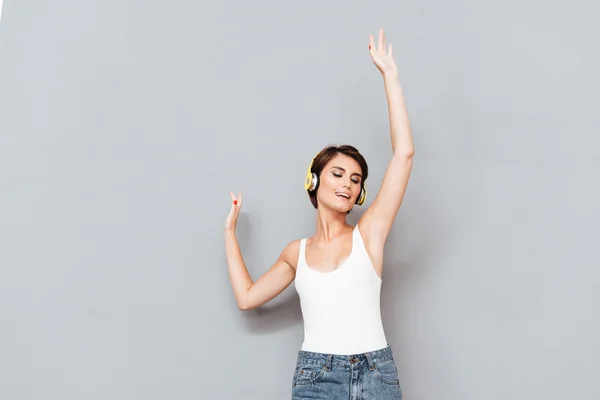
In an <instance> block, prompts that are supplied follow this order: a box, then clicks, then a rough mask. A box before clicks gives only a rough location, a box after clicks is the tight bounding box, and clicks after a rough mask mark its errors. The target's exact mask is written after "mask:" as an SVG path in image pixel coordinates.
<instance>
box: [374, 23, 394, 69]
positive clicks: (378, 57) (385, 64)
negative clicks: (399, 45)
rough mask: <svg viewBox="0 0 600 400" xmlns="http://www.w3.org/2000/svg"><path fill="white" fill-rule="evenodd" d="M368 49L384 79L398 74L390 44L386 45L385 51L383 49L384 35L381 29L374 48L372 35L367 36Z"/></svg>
mask: <svg viewBox="0 0 600 400" xmlns="http://www.w3.org/2000/svg"><path fill="white" fill-rule="evenodd" d="M369 49H370V53H371V58H372V59H373V62H374V63H375V65H376V66H377V69H379V72H381V74H382V75H383V76H384V77H385V76H393V75H396V74H398V68H397V67H396V63H395V62H394V58H393V57H392V44H391V43H390V44H389V45H388V49H387V50H386V48H385V33H384V32H383V29H380V30H379V40H378V43H377V46H375V40H374V38H373V35H372V34H371V35H369Z"/></svg>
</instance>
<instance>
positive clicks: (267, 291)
mask: <svg viewBox="0 0 600 400" xmlns="http://www.w3.org/2000/svg"><path fill="white" fill-rule="evenodd" d="M231 198H232V205H231V210H230V212H229V215H228V216H227V220H226V221H225V232H224V234H225V251H226V256H227V264H228V267H229V279H230V280H231V286H232V288H233V293H234V296H235V300H236V302H237V305H238V308H239V309H240V310H244V311H245V310H250V309H253V308H256V307H259V306H261V305H263V304H265V303H266V302H268V301H270V300H271V299H273V298H274V297H276V296H277V295H278V294H280V293H281V292H283V290H284V289H285V288H287V287H288V286H289V285H290V284H291V283H292V281H293V280H294V278H295V276H296V269H295V264H296V262H295V260H296V259H297V258H298V252H299V249H300V245H299V241H298V240H296V241H294V242H291V243H290V244H288V245H287V246H286V247H285V249H283V251H282V252H281V254H280V255H279V258H278V259H277V261H275V263H274V264H273V266H272V267H271V268H270V269H269V270H268V271H267V272H265V273H264V274H263V275H262V276H261V277H260V278H259V279H258V280H257V281H256V282H253V281H252V278H251V277H250V274H249V273H248V269H247V268H246V264H245V263H244V259H243V257H242V253H241V251H240V247H239V245H238V241H237V238H236V236H235V228H236V224H237V218H238V215H239V212H240V207H241V205H242V195H241V193H240V195H239V197H238V198H236V197H235V196H234V195H233V194H231ZM294 254H295V256H294Z"/></svg>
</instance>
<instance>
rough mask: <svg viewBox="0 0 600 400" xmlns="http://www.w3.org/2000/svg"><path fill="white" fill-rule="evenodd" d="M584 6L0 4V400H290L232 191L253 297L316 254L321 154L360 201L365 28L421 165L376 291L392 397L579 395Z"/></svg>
mask: <svg viewBox="0 0 600 400" xmlns="http://www.w3.org/2000/svg"><path fill="white" fill-rule="evenodd" d="M451 3H452V4H451ZM599 11H600V6H599V5H598V3H597V2H593V1H583V0H580V1H576V2H573V3H572V4H571V5H570V6H569V7H567V6H566V5H565V3H564V2H558V1H555V2H542V1H537V2H536V1H532V0H529V1H525V2H523V1H516V0H512V1H509V2H491V1H486V2H475V1H471V2H466V1H463V2H459V3H457V2H446V1H441V0H439V1H433V2H421V1H412V2H392V1H384V2H379V3H372V2H347V1H335V2H333V1H329V2H317V1H303V2H275V1H270V2H266V1H262V2H258V1H253V2H243V1H236V2H233V1H227V2H211V3H203V2H198V1H186V0H173V1H171V2H169V3H168V4H167V2H164V1H155V0H144V1H141V0H135V1H133V0H129V1H117V0H102V1H100V0H97V1H91V0H87V1H82V0H57V1H54V2H47V1H40V0H37V1H34V0H22V1H16V0H7V2H5V4H4V10H3V15H2V24H1V25H0V112H1V115H0V246H1V247H0V266H1V269H0V318H1V319H0V398H2V399H7V400H8V399H10V400H24V399H27V400H29V399H32V400H33V399H42V398H43V399H57V400H59V399H60V400H70V399H86V400H93V399H101V400H105V399H114V400H120V399H144V400H154V399H157V400H158V399H260V400H265V399H284V398H289V394H290V390H291V378H292V373H293V368H294V365H295V361H296V352H297V350H298V349H299V347H300V345H301V342H302V336H303V328H302V319H301V314H300V309H299V302H298V299H297V295H296V293H295V291H294V287H293V285H292V286H290V287H289V288H288V289H287V290H286V291H285V292H284V293H283V294H282V295H281V296H280V297H278V298H277V299H275V300H274V301H272V302H271V303H269V304H267V305H265V306H264V307H263V308H261V309H258V310H253V311H250V312H246V313H244V312H241V311H239V310H238V309H237V308H236V304H235V301H234V299H233V295H232V291H231V287H230V284H229V278H228V274H227V266H226V263H225V256H224V246H223V238H222V227H223V224H224V221H225V217H226V215H227V213H228V211H229V207H230V198H229V192H230V191H235V192H238V191H242V192H243V194H244V207H243V211H242V214H241V218H240V221H239V237H240V242H241V246H242V252H243V255H244V257H245V260H246V262H247V265H248V268H249V270H250V272H251V275H252V276H253V278H255V279H256V278H258V277H259V276H260V275H261V274H262V273H264V272H265V271H266V270H267V269H268V268H269V267H270V266H271V264H272V263H273V262H274V261H275V259H276V258H277V256H278V255H279V252H280V251H281V249H282V248H283V246H285V244H287V243H288V242H289V241H291V240H293V239H296V238H300V237H306V236H309V235H311V233H312V231H313V229H314V227H315V212H314V210H313V209H312V206H311V205H310V203H309V201H308V197H307V196H306V194H305V193H304V191H303V188H302V182H303V179H304V174H305V169H306V167H307V165H308V163H309V161H310V159H311V157H312V156H314V154H315V153H316V152H317V151H318V150H319V149H320V148H321V147H323V146H325V145H327V144H329V143H350V144H354V145H355V146H357V147H358V148H359V149H360V150H361V151H362V152H363V153H364V155H365V156H366V158H367V160H368V161H369V163H370V168H371V171H372V172H371V177H370V178H369V180H368V181H367V185H368V188H369V189H370V192H369V193H370V194H371V196H370V198H369V200H368V201H367V204H366V206H368V205H369V204H370V203H371V201H372V199H373V197H374V194H375V193H376V190H377V188H378V186H379V184H380V182H381V179H382V176H383V172H384V169H385V167H386V164H387V161H388V159H389V157H390V143H389V132H388V120H387V108H386V102H385V94H384V91H383V85H382V79H381V77H380V75H379V72H378V71H377V69H376V67H375V66H374V65H373V63H372V62H371V60H370V58H369V55H368V51H367V45H368V35H369V33H374V34H375V33H377V30H378V28H380V27H383V28H385V29H386V32H387V34H388V39H389V40H390V41H391V42H392V43H393V44H394V55H395V58H396V61H397V63H398V65H399V68H400V75H401V82H402V84H403V86H404V93H405V96H406V99H407V102H408V109H409V113H410V117H411V122H412V129H413V135H414V140H415V149H416V153H415V160H414V168H413V173H412V176H411V181H410V183H409V186H408V191H407V194H406V197H405V201H404V204H403V206H402V208H401V211H400V214H399V216H398V218H397V220H396V223H395V225H394V228H393V231H392V234H391V236H390V238H389V240H388V243H387V248H386V257H387V258H386V263H385V269H384V284H383V293H382V308H383V317H384V325H385V328H386V333H387V335H388V338H389V341H390V343H391V345H392V347H393V349H394V352H395V355H396V358H397V363H398V367H399V370H400V380H401V385H402V388H403V391H404V394H405V398H406V399H411V400H418V399H423V400H432V399H442V400H454V399H457V400H458V399H460V400H481V399H486V400H494V399H506V398H511V399H523V400H525V399H527V400H530V399H544V400H548V399H563V398H569V399H577V400H586V399H598V396H600V381H599V380H598V376H600V339H599V338H600V322H599V321H598V317H597V315H598V314H597V313H598V306H600V299H599V294H598V282H599V280H600V271H599V265H600V263H599V262H598V259H599V257H598V242H599V240H598V236H599V235H598V228H597V227H598V223H599V222H600V221H599V220H600V206H599V204H600V188H599V186H600V185H599V184H598V182H599V180H600V179H599V178H600V158H599V153H600V151H599V150H598V145H600V139H599V138H598V124H599V123H600V117H599V113H598V107H599V106H600V104H599V99H598V93H599V90H600V83H599V78H598V73H597V71H598V70H600V59H599V56H598V52H597V43H596V42H595V41H596V40H597V38H598V36H599V34H600V28H598V26H597V25H594V21H595V20H596V19H597V14H598V12H599ZM362 212H364V207H363V208H359V209H357V210H356V212H355V213H353V214H351V216H350V222H355V221H356V219H357V218H358V217H359V216H360V215H361V213H362ZM352 290H353V288H348V292H349V294H351V292H352ZM348 328H349V329H351V327H348Z"/></svg>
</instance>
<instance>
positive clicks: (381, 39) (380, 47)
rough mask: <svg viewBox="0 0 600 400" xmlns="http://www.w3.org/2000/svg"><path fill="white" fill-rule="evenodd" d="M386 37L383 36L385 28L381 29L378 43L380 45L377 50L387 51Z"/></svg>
mask: <svg viewBox="0 0 600 400" xmlns="http://www.w3.org/2000/svg"><path fill="white" fill-rule="evenodd" d="M383 41H384V38H383V29H380V30H379V43H378V47H377V50H379V51H381V52H384V51H385V43H384V42H383Z"/></svg>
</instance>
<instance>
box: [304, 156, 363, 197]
mask: <svg viewBox="0 0 600 400" xmlns="http://www.w3.org/2000/svg"><path fill="white" fill-rule="evenodd" d="M338 154H343V155H345V156H348V157H350V158H352V159H354V160H355V161H356V162H357V163H358V165H359V166H360V169H361V173H362V179H361V180H360V188H361V190H362V189H363V188H364V186H365V181H366V180H367V176H368V175H369V167H368V166H367V161H366V160H365V158H364V157H363V156H362V154H360V152H359V151H358V150H357V149H356V147H354V146H350V145H348V144H344V145H341V146H336V145H330V146H327V147H325V148H324V149H323V150H321V151H320V152H319V154H317V155H316V157H315V159H314V160H313V163H312V166H311V168H310V172H311V173H315V174H316V175H317V177H318V178H319V182H320V179H321V172H323V169H324V168H325V165H327V163H328V162H329V161H331V159H333V158H334V157H335V156H337V155H338ZM317 190H319V185H317V188H316V189H315V190H314V191H312V192H311V191H308V197H309V198H310V202H311V203H312V205H313V207H315V208H318V203H317Z"/></svg>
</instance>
